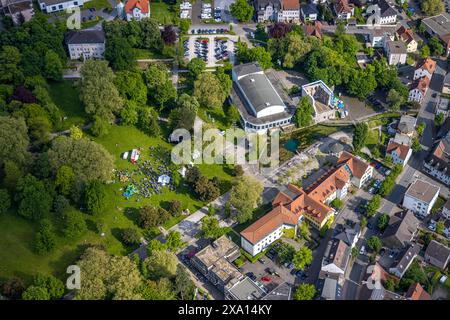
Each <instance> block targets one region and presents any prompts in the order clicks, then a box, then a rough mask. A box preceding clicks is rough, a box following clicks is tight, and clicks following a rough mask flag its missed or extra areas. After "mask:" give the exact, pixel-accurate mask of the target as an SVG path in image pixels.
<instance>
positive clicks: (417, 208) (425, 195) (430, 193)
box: [403, 180, 440, 216]
mask: <svg viewBox="0 0 450 320" xmlns="http://www.w3.org/2000/svg"><path fill="white" fill-rule="evenodd" d="M439 191H440V188H439V187H437V186H435V185H432V184H431V183H428V182H426V181H423V180H416V181H414V182H413V183H412V184H411V185H410V186H409V188H408V190H407V191H406V193H405V197H404V199H403V206H404V207H405V208H407V209H409V210H411V211H413V212H415V213H417V214H419V215H421V216H427V215H428V214H429V213H430V211H431V208H433V205H434V204H435V202H436V200H437V198H438V196H439Z"/></svg>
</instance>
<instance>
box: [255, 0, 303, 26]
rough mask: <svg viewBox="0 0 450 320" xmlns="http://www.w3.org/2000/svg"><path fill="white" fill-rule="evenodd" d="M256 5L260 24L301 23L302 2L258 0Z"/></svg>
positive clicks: (293, 0)
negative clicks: (272, 22) (271, 22)
mask: <svg viewBox="0 0 450 320" xmlns="http://www.w3.org/2000/svg"><path fill="white" fill-rule="evenodd" d="M254 5H255V12H256V16H257V21H258V22H267V21H276V22H290V23H299V22H300V2H299V1H297V0H257V1H255V2H254Z"/></svg>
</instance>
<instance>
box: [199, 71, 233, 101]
mask: <svg viewBox="0 0 450 320" xmlns="http://www.w3.org/2000/svg"><path fill="white" fill-rule="evenodd" d="M194 97H195V98H196V99H197V100H198V102H199V103H200V106H202V107H204V108H211V109H216V108H217V109H218V108H221V107H222V105H223V103H224V101H225V99H226V95H225V94H224V92H223V90H222V86H221V84H220V82H219V79H217V76H216V75H215V74H213V73H211V72H204V73H202V74H201V75H200V76H199V77H198V79H197V80H196V81H195V82H194Z"/></svg>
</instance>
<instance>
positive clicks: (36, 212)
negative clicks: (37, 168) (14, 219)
mask: <svg viewBox="0 0 450 320" xmlns="http://www.w3.org/2000/svg"><path fill="white" fill-rule="evenodd" d="M52 200H53V199H52V196H51V195H50V193H49V192H48V190H47V188H46V187H45V185H44V183H43V182H42V181H40V180H38V179H37V178H36V177H34V176H32V175H31V174H27V175H26V176H25V177H23V178H21V179H20V180H19V182H18V184H17V194H16V201H17V202H18V203H19V209H18V213H19V214H20V215H21V216H23V217H25V218H27V219H30V220H35V221H38V220H40V219H41V218H42V217H44V216H45V215H46V214H48V213H49V212H50V208H51V205H52Z"/></svg>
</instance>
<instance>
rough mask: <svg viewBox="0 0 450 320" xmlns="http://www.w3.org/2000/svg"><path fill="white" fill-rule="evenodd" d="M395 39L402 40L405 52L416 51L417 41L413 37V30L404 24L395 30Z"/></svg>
mask: <svg viewBox="0 0 450 320" xmlns="http://www.w3.org/2000/svg"><path fill="white" fill-rule="evenodd" d="M395 36H396V39H397V40H399V41H401V42H403V43H404V44H405V46H406V52H408V53H409V52H416V51H417V46H418V42H417V40H416V39H415V38H414V32H413V31H412V30H411V29H407V28H405V27H404V26H400V28H398V29H397V31H396V32H395Z"/></svg>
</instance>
